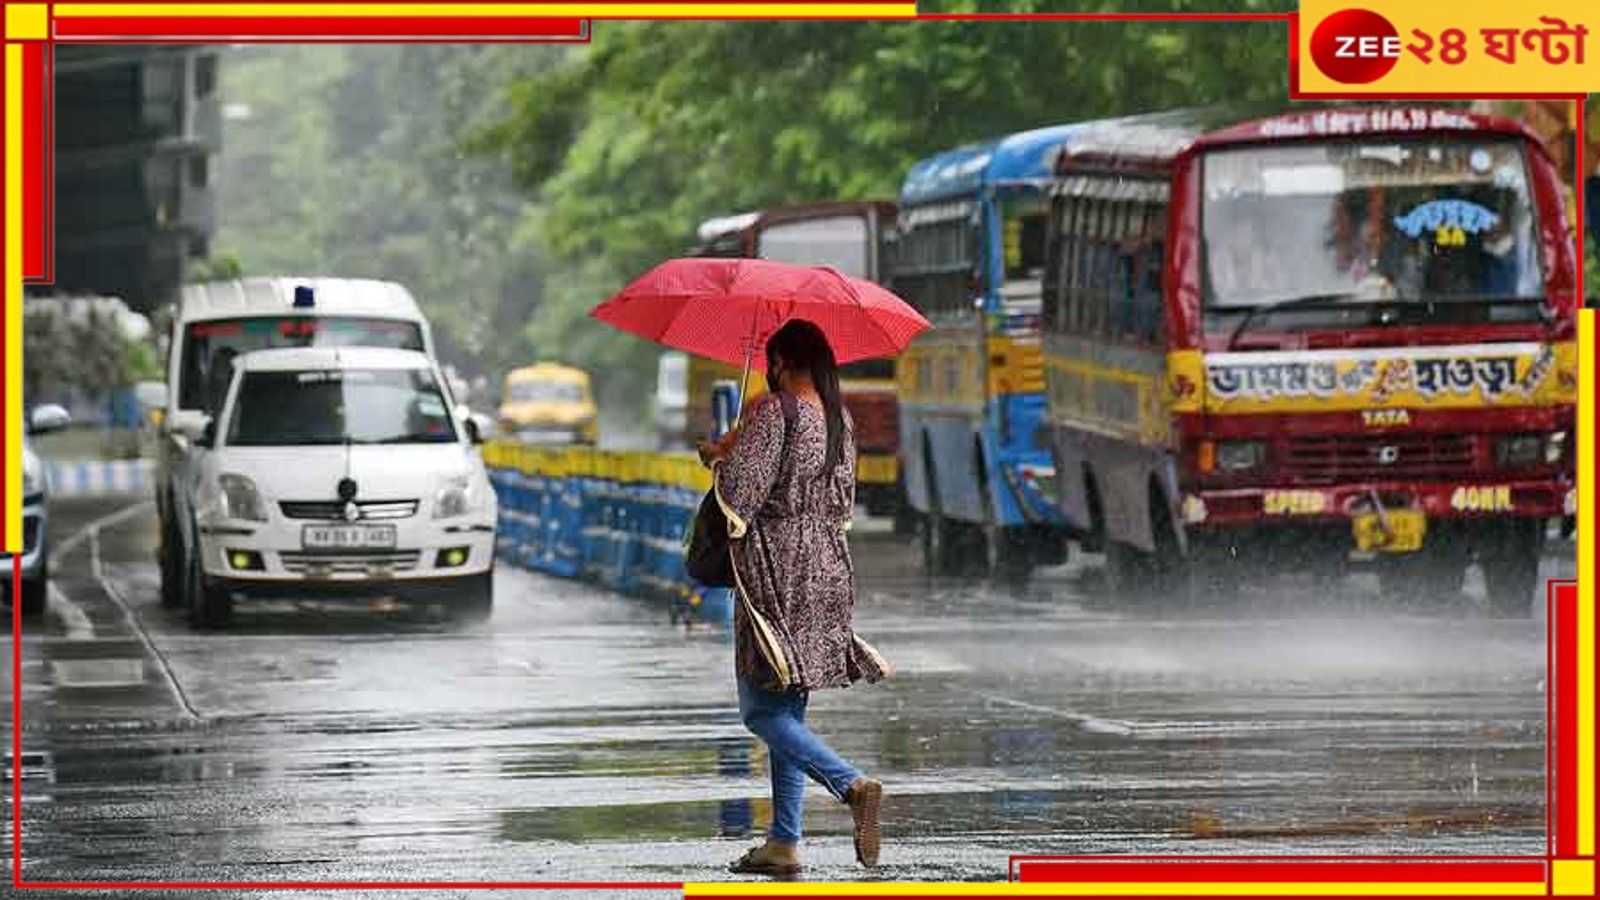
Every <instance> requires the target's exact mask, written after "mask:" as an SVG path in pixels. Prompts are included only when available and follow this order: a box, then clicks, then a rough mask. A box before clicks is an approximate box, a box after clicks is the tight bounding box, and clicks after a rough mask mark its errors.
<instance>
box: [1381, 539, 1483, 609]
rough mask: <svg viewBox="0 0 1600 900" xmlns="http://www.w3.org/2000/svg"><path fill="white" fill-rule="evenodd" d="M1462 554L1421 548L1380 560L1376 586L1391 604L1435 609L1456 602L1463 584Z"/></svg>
mask: <svg viewBox="0 0 1600 900" xmlns="http://www.w3.org/2000/svg"><path fill="white" fill-rule="evenodd" d="M1466 580H1467V559H1466V557H1465V555H1463V554H1461V553H1459V552H1456V551H1452V550H1449V549H1447V548H1434V549H1426V548H1425V549H1423V550H1420V551H1418V552H1416V553H1411V554H1407V555H1405V556H1400V557H1397V558H1395V559H1386V560H1382V561H1380V567H1379V569H1378V584H1379V586H1380V587H1381V588H1382V590H1383V596H1384V598H1385V599H1386V600H1388V601H1390V602H1391V603H1400V604H1405V605H1423V606H1436V605H1441V604H1445V603H1450V602H1452V601H1455V600H1458V599H1460V597H1461V589H1462V588H1463V587H1464V586H1465V585H1466Z"/></svg>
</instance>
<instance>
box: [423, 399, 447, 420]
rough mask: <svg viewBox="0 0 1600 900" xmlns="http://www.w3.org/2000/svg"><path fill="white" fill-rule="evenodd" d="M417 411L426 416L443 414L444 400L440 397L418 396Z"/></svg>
mask: <svg viewBox="0 0 1600 900" xmlns="http://www.w3.org/2000/svg"><path fill="white" fill-rule="evenodd" d="M417 412H419V413H421V414H423V415H425V416H443V415H444V401H442V400H440V399H439V398H438V397H419V398H417Z"/></svg>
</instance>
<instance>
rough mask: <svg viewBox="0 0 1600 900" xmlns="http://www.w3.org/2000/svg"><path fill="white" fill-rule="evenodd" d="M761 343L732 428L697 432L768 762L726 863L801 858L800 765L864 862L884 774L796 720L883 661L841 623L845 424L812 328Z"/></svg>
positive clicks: (743, 692) (849, 466) (847, 592)
mask: <svg viewBox="0 0 1600 900" xmlns="http://www.w3.org/2000/svg"><path fill="white" fill-rule="evenodd" d="M766 351H767V385H768V389H769V393H768V395H767V396H765V397H762V398H760V399H758V400H756V401H755V402H753V403H751V404H750V405H749V407H748V408H747V409H746V411H745V413H744V416H743V420H744V421H743V424H742V426H741V427H740V428H739V429H736V430H735V431H733V432H731V433H729V434H728V435H726V436H725V437H724V438H723V439H722V440H721V441H718V442H717V443H715V444H702V445H701V455H702V458H704V459H706V460H707V461H708V462H709V463H710V464H711V466H712V470H713V473H714V481H715V486H716V496H717V501H718V503H719V504H720V505H721V507H722V510H723V512H724V514H726V516H727V518H728V535H729V538H730V541H729V544H730V546H731V548H732V554H733V564H734V572H735V579H736V582H737V587H736V591H737V593H738V602H737V603H736V605H735V613H734V630H735V653H734V656H735V671H736V674H737V677H738V682H739V712H740V715H741V716H742V717H743V719H744V723H745V726H746V727H748V728H749V729H750V730H751V731H752V732H753V733H754V734H755V735H756V736H757V737H759V738H761V740H762V741H764V742H765V743H766V745H767V760H768V765H769V767H770V769H771V775H772V827H771V830H770V832H769V834H768V837H767V841H766V843H765V844H763V845H761V846H759V847H756V848H754V849H752V850H751V851H750V852H748V853H746V854H745V855H744V856H743V857H741V858H740V859H739V860H738V861H737V862H735V863H733V865H732V866H731V867H730V868H731V869H732V870H733V871H735V872H745V873H758V874H768V875H788V874H793V873H795V872H798V871H799V870H800V857H799V842H800V819H801V810H802V806H803V803H804V798H803V794H804V791H805V782H806V778H807V776H809V777H810V778H812V779H814V780H815V781H816V782H817V783H818V784H821V785H822V786H823V787H824V788H826V789H827V790H828V792H829V793H831V794H833V796H834V797H835V798H837V799H838V800H839V801H841V802H843V803H845V804H847V805H848V806H849V807H850V812H851V815H852V817H853V819H854V821H855V848H856V859H857V860H858V861H859V862H861V864H862V865H867V866H873V865H876V864H877V862H878V846H879V842H880V831H879V824H878V810H879V807H880V805H881V803H882V800H883V785H882V784H880V783H878V782H877V781H874V780H872V779H870V778H867V777H865V776H863V775H862V774H861V773H860V772H859V771H857V770H856V768H855V767H854V766H852V765H850V763H848V762H846V761H845V760H844V759H842V758H841V757H840V756H839V755H838V754H837V753H835V752H834V751H833V750H832V749H830V748H829V747H828V746H827V745H826V744H824V743H823V742H822V741H821V740H820V739H819V738H818V737H817V736H816V735H815V734H814V733H812V731H811V730H810V729H809V728H807V727H806V723H805V715H806V701H807V699H808V697H809V696H810V692H811V691H813V690H819V689H823V688H840V687H847V686H849V685H851V684H853V683H855V682H856V681H859V680H866V681H868V682H873V681H877V680H879V679H881V678H882V677H884V676H885V675H886V674H888V666H887V665H886V664H885V663H884V661H883V658H882V657H880V656H879V655H878V653H877V651H876V650H874V649H873V648H872V647H871V646H870V645H868V644H867V643H866V642H865V641H863V640H861V639H860V638H858V637H857V636H856V635H855V631H854V628H853V625H852V613H853V610H854V606H855V584H854V575H855V568H854V564H853V563H852V562H851V559H850V548H849V546H848V545H847V544H846V542H845V531H846V529H848V528H849V525H850V517H851V514H852V512H853V511H854V508H855V475H856V450H855V440H854V436H853V434H852V425H851V422H850V419H849V415H848V413H847V412H846V411H845V409H844V408H843V406H842V405H841V403H840V399H839V376H838V370H837V366H836V365H835V363H834V354H833V350H832V348H831V347H830V346H829V345H828V341H827V338H826V336H824V335H823V333H822V330H821V329H819V328H818V327H817V326H816V325H814V324H812V323H810V322H806V321H800V320H794V321H790V322H789V323H787V324H786V325H784V326H783V327H782V328H780V329H779V330H778V331H777V332H776V333H775V334H774V335H773V336H772V338H771V339H770V340H769V341H768V342H767V348H766Z"/></svg>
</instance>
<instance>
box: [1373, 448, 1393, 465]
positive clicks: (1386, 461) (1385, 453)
mask: <svg viewBox="0 0 1600 900" xmlns="http://www.w3.org/2000/svg"><path fill="white" fill-rule="evenodd" d="M1372 458H1373V459H1375V460H1377V461H1378V465H1380V466H1392V465H1394V464H1395V463H1397V462H1399V461H1400V448H1399V447H1396V446H1394V445H1393V444H1386V445H1384V446H1382V447H1375V448H1373V451H1372Z"/></svg>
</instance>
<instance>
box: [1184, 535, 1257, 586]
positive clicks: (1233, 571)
mask: <svg viewBox="0 0 1600 900" xmlns="http://www.w3.org/2000/svg"><path fill="white" fill-rule="evenodd" d="M1188 566H1189V568H1190V569H1191V573H1190V575H1191V580H1192V581H1193V586H1194V589H1195V591H1196V592H1198V591H1201V590H1204V591H1205V592H1206V595H1207V596H1209V597H1212V598H1215V599H1217V600H1227V599H1232V598H1234V597H1237V596H1238V594H1239V591H1240V590H1241V589H1243V587H1244V584H1245V577H1244V576H1245V563H1243V562H1241V561H1240V560H1239V558H1238V555H1237V554H1236V553H1235V550H1234V542H1233V540H1232V539H1231V538H1229V537H1228V536H1226V535H1212V536H1207V535H1205V534H1196V533H1194V532H1190V534H1189V562H1188Z"/></svg>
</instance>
